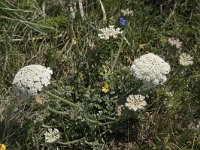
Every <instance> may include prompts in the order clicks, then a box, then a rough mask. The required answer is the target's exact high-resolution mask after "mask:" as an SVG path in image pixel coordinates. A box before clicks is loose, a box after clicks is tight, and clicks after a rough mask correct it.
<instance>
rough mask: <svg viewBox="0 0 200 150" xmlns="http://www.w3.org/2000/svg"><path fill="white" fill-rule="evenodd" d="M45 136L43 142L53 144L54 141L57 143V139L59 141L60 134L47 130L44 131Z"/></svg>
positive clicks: (53, 130)
mask: <svg viewBox="0 0 200 150" xmlns="http://www.w3.org/2000/svg"><path fill="white" fill-rule="evenodd" d="M44 136H45V142H46V143H53V142H55V141H57V140H58V139H60V132H59V130H58V129H51V128H50V129H48V131H46V132H45V133H44Z"/></svg>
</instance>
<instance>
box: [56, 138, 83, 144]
mask: <svg viewBox="0 0 200 150" xmlns="http://www.w3.org/2000/svg"><path fill="white" fill-rule="evenodd" d="M82 140H84V138H81V139H78V140H73V141H69V142H60V141H58V142H56V143H58V144H61V145H70V144H74V143H78V142H81V141H82Z"/></svg>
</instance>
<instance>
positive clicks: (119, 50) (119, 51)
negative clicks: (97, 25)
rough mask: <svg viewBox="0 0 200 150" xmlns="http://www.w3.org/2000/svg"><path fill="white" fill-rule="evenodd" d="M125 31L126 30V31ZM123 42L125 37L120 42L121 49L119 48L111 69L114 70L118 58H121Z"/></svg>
mask: <svg viewBox="0 0 200 150" xmlns="http://www.w3.org/2000/svg"><path fill="white" fill-rule="evenodd" d="M124 32H125V31H124ZM123 42H124V38H122V39H121V43H120V44H119V49H118V52H117V55H116V57H115V60H114V63H113V64H112V66H111V71H112V72H113V70H114V68H115V65H116V63H117V60H118V59H119V54H120V53H121V51H122V45H123Z"/></svg>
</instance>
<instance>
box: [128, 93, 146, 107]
mask: <svg viewBox="0 0 200 150" xmlns="http://www.w3.org/2000/svg"><path fill="white" fill-rule="evenodd" d="M126 100H127V102H126V103H125V106H126V107H127V108H128V109H129V110H134V111H137V110H141V109H144V107H145V106H146V105H147V103H146V101H145V97H144V96H142V95H129V96H128V97H127V99H126Z"/></svg>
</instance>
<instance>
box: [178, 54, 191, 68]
mask: <svg viewBox="0 0 200 150" xmlns="http://www.w3.org/2000/svg"><path fill="white" fill-rule="evenodd" d="M179 64H180V65H182V66H189V65H192V64H193V57H192V56H190V55H189V54H186V53H182V54H181V55H180V56H179Z"/></svg>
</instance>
